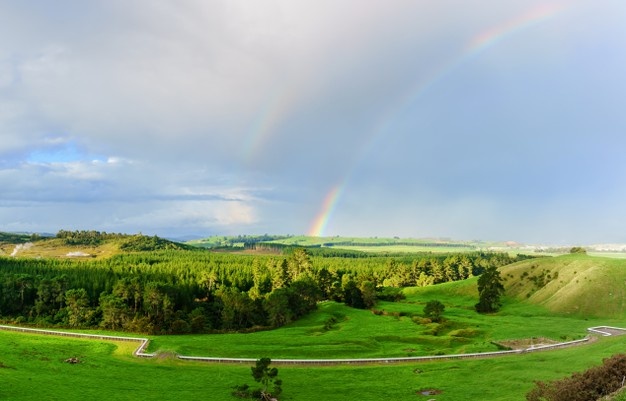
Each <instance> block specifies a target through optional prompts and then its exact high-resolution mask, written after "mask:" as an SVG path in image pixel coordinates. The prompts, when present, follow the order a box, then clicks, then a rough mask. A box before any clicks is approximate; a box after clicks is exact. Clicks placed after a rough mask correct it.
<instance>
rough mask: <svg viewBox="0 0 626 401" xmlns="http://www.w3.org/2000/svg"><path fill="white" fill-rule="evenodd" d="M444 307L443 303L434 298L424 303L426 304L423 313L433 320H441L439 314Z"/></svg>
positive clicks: (441, 313)
mask: <svg viewBox="0 0 626 401" xmlns="http://www.w3.org/2000/svg"><path fill="white" fill-rule="evenodd" d="M445 309H446V307H445V305H444V304H442V303H441V302H440V301H438V300H436V299H434V300H432V301H428V302H427V303H426V306H425V307H424V315H426V317H427V318H429V319H430V320H432V321H433V322H438V321H440V320H441V315H443V311H444V310H445Z"/></svg>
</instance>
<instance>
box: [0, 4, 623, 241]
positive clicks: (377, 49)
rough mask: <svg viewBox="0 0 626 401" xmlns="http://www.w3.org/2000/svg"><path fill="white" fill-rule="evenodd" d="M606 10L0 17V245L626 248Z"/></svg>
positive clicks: (71, 11)
mask: <svg viewBox="0 0 626 401" xmlns="http://www.w3.org/2000/svg"><path fill="white" fill-rule="evenodd" d="M625 20H626V3H624V2H622V1H617V0H615V1H611V0H596V1H583V0H570V1H533V0H510V1H506V2H502V1H499V0H480V1H479V0H465V1H458V0H436V1H435V0H432V1H428V0H424V1H413V0H411V1H409V0H397V1H394V2H391V3H389V2H382V1H374V0H358V1H357V0H342V1H339V2H337V1H325V0H322V1H308V0H302V1H297V2H294V1H287V0H281V1H279V0H268V1H264V2H263V4H261V3H257V2H250V1H238V0H229V1H200V0H197V1H194V0H189V1H184V2H180V1H160V2H153V1H147V0H137V1H116V0H110V1H109V0H107V1H91V2H83V1H72V0H60V1H55V2H48V1H11V0H8V1H3V2H0V133H1V136H0V138H1V140H0V185H1V187H2V192H1V195H0V230H2V231H30V232H42V231H43V232H56V231H58V230H59V229H96V230H103V231H109V232H128V233H134V232H143V233H147V234H158V235H162V236H170V237H175V236H182V235H199V236H205V235H213V234H224V235H227V234H262V233H274V234H303V233H315V234H322V235H354V236H401V237H451V238H456V239H484V240H515V241H520V242H527V243H537V242H543V243H546V242H548V243H555V244H564V243H565V244H572V243H577V244H578V243H580V244H582V243H586V244H590V243H599V242H626V231H625V230H624V227H625V226H626V207H625V206H624V205H626V185H625V184H626V182H625V181H626V158H625V157H623V152H624V149H626V135H625V133H626V113H624V112H623V108H624V104H626V78H625V77H624V71H626V41H625V40H624V39H625V38H626V25H624V24H623V21H625Z"/></svg>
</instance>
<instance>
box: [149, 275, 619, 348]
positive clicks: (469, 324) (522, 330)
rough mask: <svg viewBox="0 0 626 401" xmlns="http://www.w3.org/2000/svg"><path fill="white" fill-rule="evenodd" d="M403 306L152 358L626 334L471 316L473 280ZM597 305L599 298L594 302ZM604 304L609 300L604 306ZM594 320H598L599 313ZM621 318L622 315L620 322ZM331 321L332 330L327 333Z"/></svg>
mask: <svg viewBox="0 0 626 401" xmlns="http://www.w3.org/2000/svg"><path fill="white" fill-rule="evenodd" d="M405 294H406V296H407V298H406V300H404V301H403V302H397V303H391V302H380V303H379V304H378V305H377V306H376V309H377V310H379V311H380V312H381V313H383V314H381V315H376V314H374V313H372V312H371V311H368V310H358V309H352V308H348V307H346V306H345V305H342V304H337V303H334V302H325V303H322V304H320V305H319V309H318V311H317V312H315V313H313V314H311V315H309V316H307V317H305V318H304V319H301V320H299V321H297V322H294V323H292V324H290V325H287V326H285V327H283V328H280V329H277V330H271V331H262V332H257V333H250V334H231V335H222V334H216V335H185V336H163V337H158V336H157V337H154V339H153V342H152V343H151V346H150V351H173V352H177V353H179V354H182V355H198V356H219V357H241V358H257V357H261V356H267V355H270V356H271V357H273V358H295V359H307V358H311V359H326V358H377V357H386V356H389V357H404V356H421V355H433V354H437V353H439V354H456V353H472V352H486V351H496V350H498V347H497V346H496V345H495V344H494V342H500V341H504V340H515V339H529V338H533V337H546V338H549V339H552V340H554V341H568V340H573V339H579V338H582V337H584V336H585V335H586V329H587V328H588V327H591V326H597V325H613V326H624V325H626V320H625V318H623V317H619V316H613V317H612V318H607V317H603V316H594V315H591V314H590V315H587V316H584V317H582V316H579V315H571V314H566V313H555V312H553V311H551V310H550V309H548V308H546V307H545V306H542V305H538V304H534V303H532V302H530V301H528V300H525V299H522V300H520V299H517V298H515V297H508V298H505V299H504V306H503V308H502V309H501V311H500V312H498V313H497V314H493V315H481V314H477V313H476V312H475V311H474V304H475V303H476V301H477V297H478V296H477V290H476V279H472V280H467V281H463V282H455V283H447V284H441V285H437V286H431V287H423V288H408V289H405ZM595 298H596V299H598V301H597V302H598V303H600V301H599V300H600V299H601V298H602V297H600V296H596V297H595ZM433 299H437V300H439V301H441V302H442V303H443V304H444V305H445V307H446V309H445V312H444V314H443V317H444V319H445V321H444V322H443V323H441V324H438V323H423V320H421V317H422V316H423V309H424V306H425V304H426V302H428V301H430V300H433ZM605 301H606V299H605ZM597 313H598V314H600V315H602V313H603V312H602V311H601V309H599V310H598V312H597ZM622 316H626V314H624V315H622ZM330 319H333V321H335V323H333V324H332V325H330V327H329V328H327V327H325V326H327V322H329V321H330Z"/></svg>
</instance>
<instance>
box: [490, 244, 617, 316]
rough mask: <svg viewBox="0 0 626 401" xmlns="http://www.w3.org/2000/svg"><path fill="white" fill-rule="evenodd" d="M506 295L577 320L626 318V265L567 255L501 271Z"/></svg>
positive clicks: (520, 264)
mask: <svg viewBox="0 0 626 401" xmlns="http://www.w3.org/2000/svg"><path fill="white" fill-rule="evenodd" d="M500 271H501V276H502V277H503V279H504V284H505V289H506V294H507V296H509V297H514V298H516V299H518V300H520V301H524V302H529V303H532V304H535V305H540V306H543V307H545V308H547V309H548V310H550V311H553V312H556V313H563V314H568V315H573V316H580V317H585V316H594V317H606V318H623V317H625V316H626V286H625V285H624V284H625V283H626V261H625V260H622V259H609V258H603V257H594V256H586V255H564V256H559V257H554V258H552V257H551V258H539V259H531V260H526V261H521V262H518V263H515V264H512V265H509V266H505V267H503V268H501V270H500Z"/></svg>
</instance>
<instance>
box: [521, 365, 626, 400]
mask: <svg viewBox="0 0 626 401" xmlns="http://www.w3.org/2000/svg"><path fill="white" fill-rule="evenodd" d="M624 377H626V355H624V354H618V355H614V356H612V357H611V358H607V359H604V361H603V364H602V365H601V366H596V367H592V368H590V369H588V370H586V371H585V372H583V373H574V374H573V375H572V376H570V377H566V378H564V379H560V380H555V381H552V382H542V381H537V382H535V387H534V388H533V389H532V390H531V391H530V392H528V393H527V394H526V400H528V401H588V400H598V399H600V398H601V397H604V396H606V395H609V394H611V393H613V392H615V391H617V390H618V389H620V388H621V387H622V385H623V381H624Z"/></svg>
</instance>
